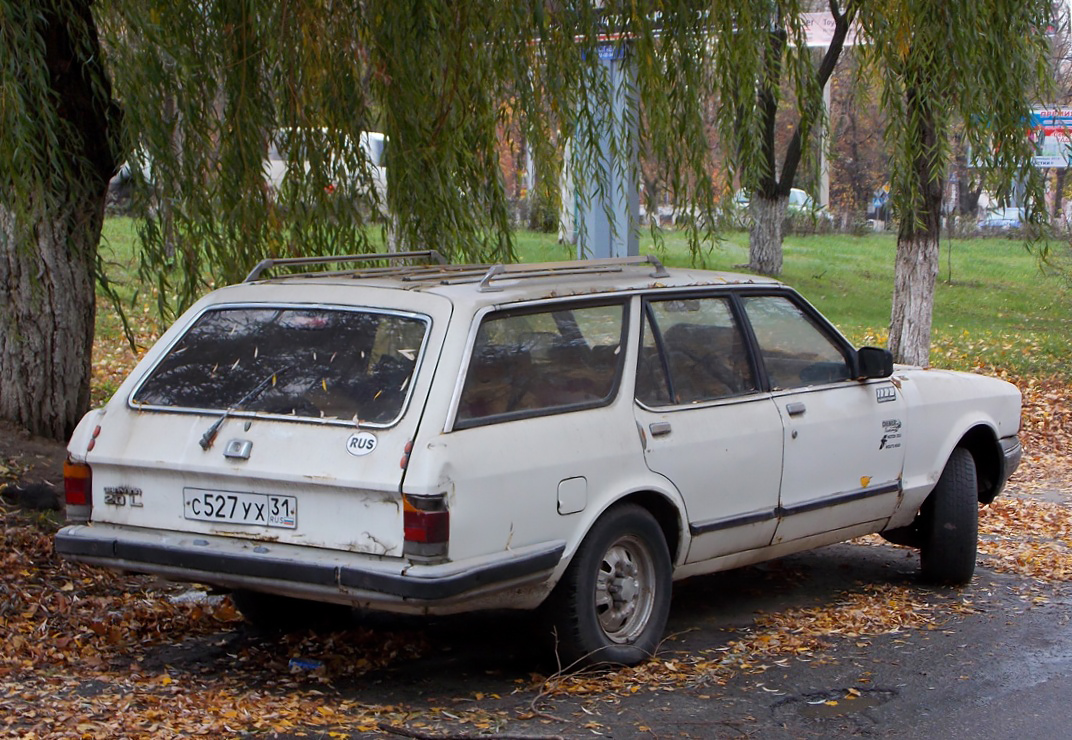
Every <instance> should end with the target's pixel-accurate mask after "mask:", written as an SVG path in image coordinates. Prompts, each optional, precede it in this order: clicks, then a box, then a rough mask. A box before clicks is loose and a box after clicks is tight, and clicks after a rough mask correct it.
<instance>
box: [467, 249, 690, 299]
mask: <svg viewBox="0 0 1072 740" xmlns="http://www.w3.org/2000/svg"><path fill="white" fill-rule="evenodd" d="M636 265H651V266H653V267H654V268H655V271H654V272H653V273H652V274H651V276H652V277H656V278H664V277H669V276H670V273H668V272H667V271H666V268H665V267H664V266H663V263H662V262H660V261H659V258H658V257H656V256H655V255H652V254H648V255H644V256H643V257H639V256H638V257H607V258H601V259H589V260H576V261H571V262H543V263H538V264H531V265H526V264H514V265H503V264H498V265H492V266H491V267H490V268H489V269H488V271H487V272H485V273H484V276H483V277H482V278H481V280H480V291H481V292H484V293H490V292H494V291H499V290H502V288H498V287H494V286H492V284H491V281H492V280H498V279H500V278H535V277H550V276H554V275H590V274H592V273H600V272H621V271H622V268H623V267H632V266H636Z"/></svg>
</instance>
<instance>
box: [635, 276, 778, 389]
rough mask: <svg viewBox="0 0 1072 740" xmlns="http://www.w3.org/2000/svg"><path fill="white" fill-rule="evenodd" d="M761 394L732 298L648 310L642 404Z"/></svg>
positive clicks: (661, 303) (656, 304) (657, 304)
mask: <svg viewBox="0 0 1072 740" xmlns="http://www.w3.org/2000/svg"><path fill="white" fill-rule="evenodd" d="M756 390H757V384H756V378H755V374H754V373H753V371H752V365H751V362H750V360H749V353H748V349H747V344H746V342H745V340H744V336H743V335H742V333H741V330H740V327H739V326H738V325H737V320H736V318H735V316H734V313H733V310H732V307H731V305H730V300H729V298H728V297H724V296H719V297H697V298H674V299H671V300H651V301H648V302H647V304H646V309H645V316H644V336H643V339H642V342H641V348H640V362H639V365H638V367H637V388H636V396H637V400H638V401H640V402H641V403H643V404H644V405H645V406H648V407H649V408H655V407H659V406H676V405H682V404H693V403H702V402H704V401H714V400H717V399H720V398H727V397H730V396H738V395H741V394H745V393H753V392H755V391H756Z"/></svg>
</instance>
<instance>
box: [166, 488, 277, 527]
mask: <svg viewBox="0 0 1072 740" xmlns="http://www.w3.org/2000/svg"><path fill="white" fill-rule="evenodd" d="M182 499H183V501H182V503H183V516H185V517H186V518H187V519H197V520H200V521H203V522H225V523H227V524H252V525H257V526H261V527H282V528H284V529H294V528H296V527H297V526H298V499H297V498H296V497H294V496H277V495H274V494H266V493H238V492H237V491H208V490H205V489H203V488H184V489H182Z"/></svg>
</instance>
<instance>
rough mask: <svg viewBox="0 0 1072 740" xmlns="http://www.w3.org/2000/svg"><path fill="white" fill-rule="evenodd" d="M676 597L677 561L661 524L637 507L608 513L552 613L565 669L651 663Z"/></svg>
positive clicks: (584, 546) (570, 571) (565, 580)
mask: <svg viewBox="0 0 1072 740" xmlns="http://www.w3.org/2000/svg"><path fill="white" fill-rule="evenodd" d="M670 590H671V566H670V553H669V550H668V549H667V545H666V538H665V537H664V536H663V532H662V530H661V529H660V528H659V525H658V523H657V522H656V521H655V518H654V517H653V516H652V515H651V514H650V513H648V511H646V510H645V509H643V508H641V507H640V506H636V505H634V504H623V505H620V506H616V507H615V508H613V509H611V510H610V511H608V512H607V513H606V514H604V515H603V516H602V517H601V518H600V519H599V520H598V521H597V522H596V523H595V525H594V526H593V527H592V530H591V531H590V532H589V533H588V536H587V537H586V538H585V540H584V542H582V543H581V547H580V548H579V549H578V550H577V553H576V555H574V557H573V561H572V562H571V563H570V565H569V567H568V568H567V569H566V572H565V574H563V576H562V580H561V581H560V582H559V583H558V585H557V586H556V587H555V592H554V594H553V595H552V597H551V599H550V601H549V603H548V605H547V608H548V616H549V617H550V620H551V623H552V625H553V627H554V630H555V633H556V636H557V640H558V645H557V649H558V651H559V657H560V658H561V659H562V660H563V662H564V665H572V664H575V663H589V664H596V663H620V664H624V665H633V664H636V663H639V662H641V661H642V660H644V659H646V658H648V657H650V656H651V654H652V653H653V652H654V651H655V648H656V647H657V646H658V644H659V641H660V640H661V639H662V636H663V630H664V629H665V628H666V618H667V615H668V614H669V611H670Z"/></svg>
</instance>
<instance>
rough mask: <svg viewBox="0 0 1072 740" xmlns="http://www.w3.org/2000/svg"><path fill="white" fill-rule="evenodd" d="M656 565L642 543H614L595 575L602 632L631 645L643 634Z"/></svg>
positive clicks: (628, 539)
mask: <svg viewBox="0 0 1072 740" xmlns="http://www.w3.org/2000/svg"><path fill="white" fill-rule="evenodd" d="M655 586H656V584H655V562H654V560H653V559H652V556H651V551H650V550H649V548H648V545H647V543H646V542H644V540H642V539H641V538H639V537H637V536H635V535H631V534H629V535H624V536H622V537H619V538H618V539H617V540H615V541H614V544H612V545H611V546H610V547H609V548H607V551H606V552H605V553H604V554H603V558H602V560H601V561H600V563H599V572H598V573H597V575H596V592H595V606H596V616H597V617H598V619H599V626H600V628H601V629H602V630H603V633H604V634H605V635H606V636H607V637H608V638H609V639H610V640H611V641H612V642H615V643H619V644H630V643H633V642H635V641H636V640H637V638H638V637H639V636H640V635H641V633H643V632H644V628H645V627H647V625H648V622H649V621H650V619H651V613H652V609H653V607H654V604H655Z"/></svg>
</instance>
